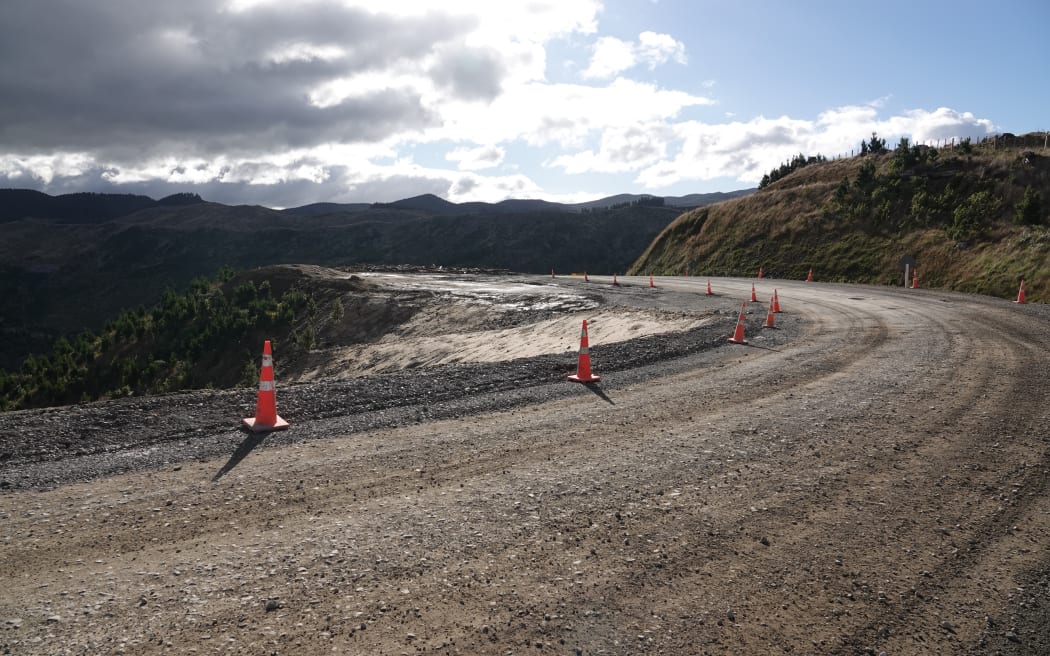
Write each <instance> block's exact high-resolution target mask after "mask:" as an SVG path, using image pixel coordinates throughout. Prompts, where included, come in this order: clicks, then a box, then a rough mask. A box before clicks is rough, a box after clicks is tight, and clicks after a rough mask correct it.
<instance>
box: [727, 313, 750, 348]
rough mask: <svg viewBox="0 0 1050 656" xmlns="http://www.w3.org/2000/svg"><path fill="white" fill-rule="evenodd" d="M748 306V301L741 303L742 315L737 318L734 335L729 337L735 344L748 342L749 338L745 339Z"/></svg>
mask: <svg viewBox="0 0 1050 656" xmlns="http://www.w3.org/2000/svg"><path fill="white" fill-rule="evenodd" d="M745 307H747V303H741V304H740V316H739V317H737V320H736V330H735V331H734V332H733V336H732V337H730V338H729V341H730V342H732V343H733V344H747V340H746V339H744V308H745Z"/></svg>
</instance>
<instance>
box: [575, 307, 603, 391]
mask: <svg viewBox="0 0 1050 656" xmlns="http://www.w3.org/2000/svg"><path fill="white" fill-rule="evenodd" d="M568 379H569V380H571V381H572V382H574V383H597V382H598V381H599V380H601V379H602V377H601V376H594V375H592V374H591V348H590V346H589V345H588V343H587V320H586V319H584V320H583V330H581V331H580V357H579V360H577V362H576V373H575V374H572V375H570V376H568Z"/></svg>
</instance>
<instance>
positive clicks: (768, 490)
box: [0, 276, 1050, 655]
mask: <svg viewBox="0 0 1050 656" xmlns="http://www.w3.org/2000/svg"><path fill="white" fill-rule="evenodd" d="M591 280H592V281H593V282H592V283H591V286H590V287H585V289H586V290H588V293H593V294H594V296H595V298H597V299H599V301H600V303H601V305H602V307H605V308H609V307H625V308H631V309H648V310H652V311H654V312H655V311H662V312H676V313H682V314H687V315H694V314H695V315H696V316H698V317H705V318H712V319H715V321H712V322H710V323H707V324H705V325H703V326H701V327H699V328H695V329H693V330H689V331H686V332H683V333H674V334H667V335H658V336H651V337H646V338H640V339H636V340H631V341H628V342H622V343H618V344H610V345H603V344H595V343H593V342H592V358H593V361H594V365H595V369H596V371H597V373H599V374H601V375H602V382H601V384H600V385H598V386H592V387H586V386H581V385H576V384H572V383H567V382H562V378H563V376H564V374H565V373H569V372H570V371H571V370H572V367H573V366H574V364H575V358H574V357H573V356H571V355H568V356H567V355H565V354H558V355H551V356H543V357H536V358H525V359H519V360H512V361H508V362H502V363H495V364H492V363H490V364H480V365H479V364H476V365H456V366H448V367H438V368H434V369H428V370H409V371H405V372H401V373H399V374H394V375H385V376H376V377H368V378H363V379H359V380H350V381H340V382H338V383H328V384H325V383H316V384H302V385H295V386H290V387H284V388H282V387H281V386H280V383H278V402H279V410H280V411H281V414H282V415H283V416H285V417H286V418H287V419H289V420H290V421H292V423H293V427H292V429H291V430H289V431H285V432H283V433H277V434H273V435H270V436H267V437H265V438H253V437H249V436H247V435H246V434H245V433H241V432H239V431H237V430H236V429H235V424H236V421H237V420H238V418H239V417H241V416H245V413H248V414H250V408H251V405H252V403H253V398H254V396H253V394H252V393H251V392H250V391H241V392H197V393H191V394H180V395H170V396H165V397H154V398H142V399H124V400H121V401H111V402H104V403H99V404H90V405H86V406H82V407H79V408H66V409H54V410H47V411H32V412H24V413H8V414H6V415H0V447H2V448H0V458H3V461H2V462H0V484H2V485H3V486H4V489H3V490H2V491H0V519H2V520H3V521H2V523H0V584H2V590H3V591H2V592H0V653H12V654H65V653H70V654H100V653H129V654H153V653H231V654H241V653H243V654H297V655H298V654H321V653H326V654H328V653H347V654H416V653H435V654H454V653H461V654H523V653H557V654H639V653H652V654H658V653H662V654H771V653H791V654H881V653H885V654H893V655H896V654H931V653H939V654H997V653H1001V654H1045V653H1050V629H1048V628H1047V627H1050V617H1048V612H1047V610H1048V608H1050V597H1048V595H1050V588H1048V586H1050V574H1048V573H1050V500H1048V498H1047V493H1048V490H1047V485H1048V474H1050V461H1048V454H1047V446H1046V442H1047V434H1048V431H1047V429H1046V426H1047V425H1048V420H1050V384H1048V382H1047V380H1046V378H1047V371H1050V367H1048V365H1050V355H1048V353H1050V330H1048V327H1050V312H1048V308H1047V307H1045V306H1037V305H1015V304H1012V303H1009V302H1007V301H1002V300H997V299H989V298H983V297H976V296H967V295H960V294H950V293H943V292H935V291H930V290H902V289H890V288H879V287H867V286H850V285H833V284H823V283H801V282H794V281H783V280H778V281H769V280H762V281H751V280H744V279H713V280H712V283H713V284H714V286H715V288H716V291H717V292H718V294H719V295H718V296H714V297H709V296H706V295H704V286H705V284H706V279H702V280H701V279H686V278H658V279H657V287H656V288H655V289H648V288H647V287H646V285H645V282H647V280H643V279H640V278H634V279H625V278H621V281H622V282H624V283H628V284H626V285H625V286H623V287H621V288H612V287H611V285H607V284H603V283H607V282H608V280H607V279H604V278H600V277H596V276H592V277H591ZM536 282H537V284H538V283H539V282H540V280H539V279H538V278H537V279H536ZM753 282H757V283H758V287H759V294H760V298H763V299H765V298H768V295H769V294H770V292H771V290H772V287H774V286H775V287H777V288H778V291H779V294H780V299H781V305H782V307H783V310H784V312H783V313H782V314H779V315H776V316H777V324H778V326H780V327H779V328H778V329H776V330H768V329H767V330H761V329H760V328H759V326H760V325H761V323H762V321H763V320H764V319H765V314H766V312H765V306H764V305H763V304H749V312H750V313H749V315H748V319H747V320H748V333H747V338H748V340H749V342H750V344H749V345H747V346H738V345H730V344H727V343H726V341H725V340H726V338H727V337H728V336H729V334H730V333H731V331H732V329H733V325H734V323H735V318H736V313H737V311H738V310H739V308H740V303H741V301H743V300H745V299H747V298H749V295H750V289H751V284H752V283H753ZM543 284H552V285H564V286H566V287H571V288H576V289H579V288H581V287H583V286H584V285H587V284H588V283H584V282H583V281H582V280H579V279H572V278H559V279H558V280H556V281H551V280H549V279H548V280H546V281H543ZM231 418H232V419H231ZM231 422H232V424H233V425H231Z"/></svg>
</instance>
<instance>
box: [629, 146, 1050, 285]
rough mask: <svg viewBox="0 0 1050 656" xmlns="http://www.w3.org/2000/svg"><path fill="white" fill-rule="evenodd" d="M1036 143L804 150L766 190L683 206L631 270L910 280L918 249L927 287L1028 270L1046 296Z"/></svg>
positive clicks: (1041, 163) (1047, 238)
mask: <svg viewBox="0 0 1050 656" xmlns="http://www.w3.org/2000/svg"><path fill="white" fill-rule="evenodd" d="M872 140H873V141H878V140H877V139H876V137H875V136H874V135H873V137H872ZM1024 142H1025V140H1024V139H1022V138H1017V139H1015V140H1014V143H1019V144H1024ZM1027 142H1028V144H1029V145H1028V147H1025V146H1024V145H1004V144H1003V142H1002V141H998V142H996V141H991V140H990V141H987V142H983V143H981V144H970V143H968V142H965V143H963V144H961V145H956V146H955V147H954V148H941V149H936V148H930V147H926V146H910V145H908V144H907V142H906V141H905V142H904V143H902V144H901V145H900V146H898V147H896V148H894V149H892V150H884V149H880V148H878V147H876V148H874V150H875V152H867V153H866V154H864V155H861V156H857V157H851V158H846V159H840V160H834V161H813V160H814V159H815V158H805V157H800V158H797V159H798V160H800V161H801V163H799V162H793V164H797V166H784V167H781V170H779V171H778V172H774V175H771V176H769V178H771V179H772V180H773V181H772V182H769V183H768V184H766V185H765V186H764V187H763V188H761V189H760V190H759V191H758V192H756V193H755V194H752V195H750V196H747V197H744V198H738V199H734V200H730V201H727V202H724V203H719V204H717V205H711V206H709V207H704V208H700V209H696V210H693V211H690V212H688V213H685V214H683V215H681V216H679V217H678V218H677V219H676V220H675V221H674V222H672V223H671V224H670V225H669V226H668V227H667V228H666V229H664V231H663V232H662V233H661V234H660V235H659V236H658V237H657V238H656V240H654V241H653V243H652V244H651V245H650V246H649V248H648V249H646V251H645V252H644V253H643V254H642V256H641V257H640V258H639V259H638V260H637V261H636V262H635V263H634V264H633V265H632V268H631V272H632V273H636V274H637V273H645V272H651V273H655V274H667V275H670V274H679V273H681V272H682V271H684V269H685V267H686V266H687V265H688V266H689V267H690V269H691V271H693V272H696V273H697V274H698V275H704V274H708V275H743V276H751V275H755V273H756V272H757V271H758V268H759V267H760V266H762V267H763V268H764V271H765V275H767V276H770V277H782V278H797V279H802V278H804V277H805V276H806V273H807V272H808V270H809V269H810V268H812V269H813V271H814V277H815V278H816V279H817V280H825V281H831V280H833V281H849V282H863V283H875V284H901V282H902V275H901V273H900V271H899V262H900V260H901V258H902V256H905V255H910V256H912V257H914V258H915V260H916V264H917V268H918V272H919V276H920V282H921V284H922V285H923V286H924V287H937V288H943V289H952V290H959V291H965V292H976V293H981V294H989V295H995V296H1002V297H1013V296H1014V295H1016V293H1017V288H1018V283H1019V281H1020V280H1021V279H1022V278H1024V279H1025V281H1026V289H1027V295H1028V299H1029V300H1030V301H1039V302H1047V301H1050V211H1048V210H1050V150H1046V149H1044V148H1043V147H1042V143H1043V139H1042V135H1041V134H1040V135H1039V138H1038V139H1036V138H1034V135H1032V138H1029V139H1028V140H1027ZM1034 143H1038V144H1039V146H1038V147H1034V148H1033V147H1032V144H1034ZM876 145H878V144H876ZM865 150H868V148H867V147H865ZM880 151H881V152H880ZM788 169H792V170H788Z"/></svg>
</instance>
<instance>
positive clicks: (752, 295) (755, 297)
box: [751, 283, 758, 303]
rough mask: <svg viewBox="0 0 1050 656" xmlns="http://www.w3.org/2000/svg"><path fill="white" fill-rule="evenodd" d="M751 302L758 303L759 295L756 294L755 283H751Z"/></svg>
mask: <svg viewBox="0 0 1050 656" xmlns="http://www.w3.org/2000/svg"><path fill="white" fill-rule="evenodd" d="M751 302H752V303H758V296H755V283H751Z"/></svg>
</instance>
